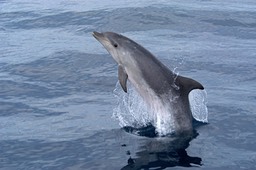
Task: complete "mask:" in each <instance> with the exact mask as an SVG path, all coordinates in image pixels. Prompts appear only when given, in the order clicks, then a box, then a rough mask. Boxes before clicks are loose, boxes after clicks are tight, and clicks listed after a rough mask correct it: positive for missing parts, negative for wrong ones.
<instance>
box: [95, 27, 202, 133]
mask: <svg viewBox="0 0 256 170" xmlns="http://www.w3.org/2000/svg"><path fill="white" fill-rule="evenodd" d="M92 35H93V36H94V37H95V38H96V39H97V40H98V41H99V42H100V43H101V44H102V45H103V46H104V47H105V48H106V50H107V51H108V52H109V53H110V55H112V57H113V59H114V60H115V61H116V62H117V64H118V79H119V82H120V84H121V87H122V89H123V91H124V92H126V93H127V90H128V89H127V80H129V81H130V83H131V84H132V86H134V87H135V90H136V91H137V92H138V93H139V95H140V96H141V97H142V98H143V100H145V102H146V103H147V106H148V107H149V108H150V110H151V111H152V112H154V113H155V119H154V120H155V126H156V130H157V131H158V133H159V135H160V136H164V135H167V134H169V133H175V134H184V133H188V132H193V125H192V121H193V116H192V112H191V110H190V104H189V98H188V95H189V92H190V91H191V90H193V89H201V90H203V89H204V87H203V86H202V85H201V84H200V83H199V82H197V81H195V80H193V79H191V78H187V77H183V76H180V75H178V74H176V73H174V72H172V71H171V70H170V69H169V68H168V67H167V66H165V65H164V64H163V63H161V62H160V61H159V60H158V59H157V58H156V57H155V56H154V55H153V54H151V53H150V52H149V51H148V50H146V49H145V48H144V47H142V46H141V45H139V44H138V43H136V42H135V41H133V40H131V39H129V38H127V37H125V36H123V35H121V34H117V33H114V32H103V33H99V32H93V33H92ZM164 125H169V127H168V126H167V127H166V126H164ZM167 129H169V131H168V130H167Z"/></svg>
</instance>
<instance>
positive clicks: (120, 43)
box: [92, 31, 135, 64]
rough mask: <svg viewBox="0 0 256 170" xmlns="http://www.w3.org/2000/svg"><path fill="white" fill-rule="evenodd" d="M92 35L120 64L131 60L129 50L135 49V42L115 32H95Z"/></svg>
mask: <svg viewBox="0 0 256 170" xmlns="http://www.w3.org/2000/svg"><path fill="white" fill-rule="evenodd" d="M92 35H93V36H94V37H95V38H96V39H97V40H98V41H99V42H100V43H101V44H102V45H103V46H104V47H105V48H106V50H107V51H108V52H109V53H110V54H111V55H112V57H113V58H114V60H115V61H116V62H117V63H118V64H123V63H124V62H126V61H128V60H129V56H131V55H130V53H131V50H129V49H131V48H133V46H134V43H135V42H134V41H132V40H130V39H129V38H127V37H125V36H122V35H120V34H117V33H113V32H103V33H99V32H96V31H94V32H93V33H92ZM129 47H131V48H129Z"/></svg>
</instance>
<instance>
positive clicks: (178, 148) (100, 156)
mask: <svg viewBox="0 0 256 170" xmlns="http://www.w3.org/2000/svg"><path fill="white" fill-rule="evenodd" d="M193 139H194V138H193V137H189V136H187V137H182V138H181V137H180V138H161V139H157V138H145V137H137V136H134V135H129V134H127V133H126V132H124V131H122V130H111V131H105V130H104V131H100V132H97V133H95V134H93V135H91V136H89V137H85V138H81V139H74V140H70V141H52V142H50V141H42V140H26V141H21V140H4V141H0V145H1V148H0V152H1V155H0V160H1V164H0V168H19V169H57V170H58V169H68V168H70V169H104V168H106V167H107V169H129V168H131V167H133V168H134V167H137V169H139V167H140V169H141V168H143V167H145V168H146V167H148V168H149V167H151V168H153V167H156V166H159V167H174V166H182V167H189V166H195V165H197V166H200V165H201V162H202V159H201V158H200V157H194V156H193V157H192V156H189V153H188V152H187V151H186V148H187V147H188V146H189V142H190V141H191V140H193ZM103 150H104V152H102V151H103ZM128 151H129V154H127V152H128ZM149 157H150V158H151V159H148V158H149ZM135 169H136V168H135Z"/></svg>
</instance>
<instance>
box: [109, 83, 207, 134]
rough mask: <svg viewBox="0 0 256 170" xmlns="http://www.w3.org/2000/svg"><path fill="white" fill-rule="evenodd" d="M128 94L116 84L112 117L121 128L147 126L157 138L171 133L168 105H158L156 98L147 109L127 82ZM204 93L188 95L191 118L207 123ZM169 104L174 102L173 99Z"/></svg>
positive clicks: (171, 121)
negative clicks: (153, 129) (115, 103)
mask: <svg viewBox="0 0 256 170" xmlns="http://www.w3.org/2000/svg"><path fill="white" fill-rule="evenodd" d="M127 86H128V89H129V90H128V92H127V93H124V92H123V90H122V88H121V86H120V85H119V82H117V83H116V86H115V89H114V95H115V97H116V98H117V106H116V107H115V108H114V110H113V117H114V118H116V119H117V120H118V121H119V125H120V126H121V127H127V126H128V127H134V128H142V127H146V126H148V125H153V126H155V127H156V133H157V134H158V135H159V136H162V135H166V134H169V133H172V132H173V131H174V122H173V119H172V114H171V112H173V110H171V108H170V107H169V105H168V104H165V103H160V102H159V101H160V100H158V99H157V97H156V98H155V99H152V100H154V101H155V102H154V105H153V106H150V107H148V106H147V104H146V102H145V101H144V100H143V99H142V97H141V96H140V95H139V94H138V93H137V91H136V90H135V88H134V87H133V86H132V85H131V84H130V83H129V81H128V82H127ZM206 97H207V94H206V91H205V90H193V91H192V92H190V94H189V101H190V106H191V111H192V114H193V117H194V118H195V119H196V120H198V121H201V122H207V121H208V120H207V119H208V110H207V107H206V103H207V102H206ZM170 100H172V101H171V102H175V97H174V98H173V99H170Z"/></svg>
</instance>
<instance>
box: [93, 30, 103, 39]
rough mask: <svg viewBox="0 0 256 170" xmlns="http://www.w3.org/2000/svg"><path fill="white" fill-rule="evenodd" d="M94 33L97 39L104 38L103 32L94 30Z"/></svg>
mask: <svg viewBox="0 0 256 170" xmlns="http://www.w3.org/2000/svg"><path fill="white" fill-rule="evenodd" d="M92 35H93V36H94V38H96V39H97V40H99V41H100V40H101V39H102V38H104V35H103V33H99V32H96V31H93V32H92Z"/></svg>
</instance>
